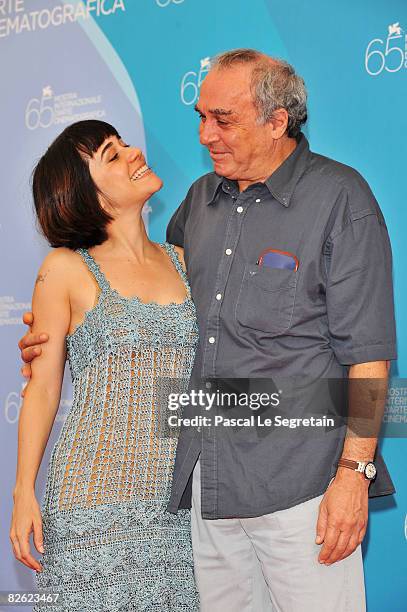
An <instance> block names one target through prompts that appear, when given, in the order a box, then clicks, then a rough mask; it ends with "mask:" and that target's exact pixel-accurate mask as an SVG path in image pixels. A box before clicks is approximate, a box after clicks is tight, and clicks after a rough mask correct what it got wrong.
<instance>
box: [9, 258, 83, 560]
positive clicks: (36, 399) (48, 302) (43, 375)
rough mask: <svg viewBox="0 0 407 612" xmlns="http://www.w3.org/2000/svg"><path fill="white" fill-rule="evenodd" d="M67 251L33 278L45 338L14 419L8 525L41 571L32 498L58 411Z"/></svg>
mask: <svg viewBox="0 0 407 612" xmlns="http://www.w3.org/2000/svg"><path fill="white" fill-rule="evenodd" d="M69 262H70V254H69V252H67V251H66V250H65V249H56V250H55V251H52V252H51V253H50V254H49V255H47V257H46V258H45V260H44V262H43V264H42V266H41V268H40V270H39V273H38V276H37V280H36V282H35V288H34V293H33V300H32V307H33V313H34V326H33V331H34V332H36V331H37V330H40V329H47V331H48V333H49V341H48V342H47V343H46V345H44V347H43V350H42V354H41V355H40V356H39V357H38V358H37V359H35V361H34V363H33V364H32V378H31V381H30V384H29V386H28V387H27V391H26V394H25V397H24V402H23V405H22V408H21V412H20V418H19V423H18V456H17V475H16V484H15V487H14V491H13V498H14V510H13V517H12V524H11V529H10V539H11V541H12V543H13V548H14V554H15V556H16V558H17V559H18V560H19V561H21V562H22V563H24V564H25V565H27V566H28V567H31V568H32V569H36V570H40V567H41V566H40V565H39V563H38V561H37V560H36V559H35V558H34V557H33V556H32V555H31V553H30V545H29V536H30V532H31V531H33V532H34V543H35V545H36V548H37V550H38V551H39V552H43V551H42V550H41V548H42V546H41V545H42V528H41V513H40V508H39V505H38V503H37V501H36V498H35V481H36V478H37V474H38V470H39V467H40V464H41V460H42V457H43V454H44V450H45V447H46V445H47V441H48V438H49V435H50V432H51V429H52V425H53V423H54V420H55V416H56V413H57V411H58V406H59V400H60V396H61V387H62V381H63V374H64V367H65V359H66V350H65V337H66V334H67V333H68V330H69V324H70V316H71V315H70V301H69V289H68V278H69Z"/></svg>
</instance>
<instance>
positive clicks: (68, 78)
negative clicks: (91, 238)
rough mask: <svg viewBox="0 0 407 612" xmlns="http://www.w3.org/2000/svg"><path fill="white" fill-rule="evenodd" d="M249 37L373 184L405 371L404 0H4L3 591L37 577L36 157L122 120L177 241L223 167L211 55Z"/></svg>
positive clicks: (381, 588) (378, 589)
mask: <svg viewBox="0 0 407 612" xmlns="http://www.w3.org/2000/svg"><path fill="white" fill-rule="evenodd" d="M236 47H255V48H257V49H260V50H262V51H264V52H266V53H269V54H271V55H274V56H277V57H282V58H285V59H287V60H288V61H289V62H291V63H292V64H293V65H294V66H295V67H296V69H297V70H298V72H299V73H300V74H301V75H302V76H303V77H304V79H305V82H306V85H307V88H308V92H309V122H308V124H307V126H306V128H305V133H306V135H307V137H308V138H309V140H310V143H311V148H312V149H313V150H314V151H316V152H319V153H322V154H325V155H328V156H329V157H333V158H334V159H337V160H339V161H341V162H344V163H346V164H349V165H351V166H353V167H355V168H357V169H358V170H359V171H360V172H361V173H362V174H363V175H364V176H365V178H366V179H367V180H368V182H369V183H370V185H371V187H372V189H373V191H374V193H375V195H376V197H377V199H378V201H379V203H380V205H381V208H382V210H383V213H384V216H385V218H386V221H387V225H388V230H389V233H390V237H391V241H392V247H393V257H394V283H395V301H396V311H397V331H398V346H399V349H398V350H399V359H398V363H397V364H396V365H395V366H394V367H393V376H394V377H400V378H401V377H406V376H407V354H406V350H407V337H406V336H407V321H406V317H405V315H404V313H405V310H406V300H407V291H406V287H405V261H406V256H405V240H406V239H405V235H406V228H407V222H406V221H407V219H406V216H407V213H406V201H407V188H406V168H405V164H406V153H407V150H406V128H407V119H406V118H407V113H406V109H405V100H406V99H407V5H406V2H405V0H386V2H383V1H382V0H369V2H367V1H366V0H342V2H340V3H337V2H326V1H325V0H314V1H313V2H311V3H310V2H303V1H302V0H285V1H284V2H277V1H274V0H250V1H249V0H222V1H221V2H220V1H219V0H87V1H83V2H77V1H75V0H69V1H68V0H67V1H62V2H61V1H59V2H58V1H52V0H0V75H1V76H0V79H1V81H0V87H1V96H0V120H1V142H0V150H1V163H0V190H1V209H0V261H1V275H0V343H1V345H0V346H1V350H0V360H1V361H0V366H1V369H0V408H1V413H0V414H1V431H0V448H1V459H2V461H1V463H2V469H1V483H0V492H1V530H0V552H1V563H0V572H1V574H0V590H9V591H13V590H28V591H29V590H32V589H33V588H34V582H33V573H32V571H31V570H29V569H28V568H26V567H24V566H23V565H21V564H20V563H18V562H17V561H16V560H15V559H14V557H13V555H12V553H11V546H10V542H9V535H8V533H9V525H10V517H11V509H12V488H13V485H14V480H15V466H16V450H17V421H18V415H19V410H20V407H21V398H20V391H21V386H22V382H23V381H22V378H21V376H20V360H19V351H18V349H17V341H18V339H19V338H20V337H21V335H22V334H23V332H24V326H23V325H22V324H21V316H22V313H23V312H24V311H25V310H29V309H30V300H31V295H32V289H33V284H34V281H35V278H36V273H37V271H38V268H39V266H40V263H41V261H42V259H43V258H44V256H45V254H46V253H47V250H48V247H47V245H46V244H45V242H44V240H43V239H42V238H41V237H40V236H39V234H38V233H37V231H36V228H35V224H34V219H33V214H32V201H31V195H30V188H29V181H30V174H31V172H32V169H33V167H34V165H35V162H36V160H37V159H38V158H39V156H40V155H41V154H42V153H43V152H44V151H45V149H46V147H47V146H48V145H49V143H50V142H51V141H52V140H53V139H54V138H55V137H56V135H57V134H58V133H59V132H60V131H62V129H63V128H64V127H65V126H66V125H68V124H69V123H72V122H74V121H77V120H79V119H86V118H100V119H103V120H106V121H108V122H110V123H112V124H113V125H115V126H116V127H117V128H118V130H119V132H120V133H121V135H122V136H123V137H124V138H125V139H126V140H127V141H128V142H130V143H131V144H133V145H137V146H140V147H141V148H142V149H143V150H144V151H145V152H146V154H147V156H148V161H149V163H150V165H152V166H153V168H154V169H155V171H156V172H157V173H158V174H159V175H160V176H161V177H162V178H163V180H164V189H163V190H162V191H161V192H160V193H159V194H158V195H156V196H155V197H154V198H152V199H151V201H150V203H149V205H148V206H146V209H145V218H146V222H147V223H148V228H149V234H150V236H151V238H152V239H153V240H156V241H162V240H163V239H164V237H165V228H166V224H167V222H168V220H169V218H170V216H171V214H172V212H173V211H174V209H175V208H176V207H177V206H178V204H179V203H180V202H181V201H182V199H183V198H184V196H185V194H186V191H187V189H188V187H189V185H190V184H191V183H192V182H193V181H194V180H195V179H196V178H198V177H199V176H200V175H202V174H204V173H206V172H208V171H210V170H211V163H210V159H209V157H208V155H207V153H206V152H205V151H204V150H203V149H202V147H201V146H200V144H199V141H198V119H197V117H196V115H195V113H194V110H193V107H194V103H195V102H196V100H197V97H198V94H199V87H200V84H201V82H202V80H203V78H204V77H205V74H206V73H207V71H208V65H209V58H210V57H212V56H214V55H216V54H217V53H219V52H221V51H224V50H226V49H231V48H236ZM350 307H351V305H350ZM362 316H363V315H362ZM396 395H397V397H396ZM394 396H395V397H393V399H392V400H389V401H390V403H389V402H388V406H387V411H388V420H389V422H393V423H394V424H397V423H406V420H407V407H406V406H407V400H406V399H405V397H404V396H403V395H402V394H401V395H400V392H395V393H394ZM71 401H72V398H71V388H70V383H69V373H68V372H67V373H66V381H65V384H64V389H63V393H62V398H61V404H60V408H59V412H58V415H57V418H56V421H55V425H54V428H53V431H52V434H51V436H50V439H49V442H48V446H47V450H46V453H45V455H44V459H43V462H42V466H41V470H40V473H39V476H38V480H37V489H36V490H37V496H38V499H39V500H41V499H42V494H43V488H44V480H45V476H46V468H47V464H48V460H49V455H50V451H51V449H52V447H53V445H54V443H55V441H56V438H57V436H58V433H59V431H60V427H61V423H62V422H63V420H64V418H65V415H66V414H67V412H68V411H69V408H70V406H71ZM405 448H406V445H405V440H404V439H401V438H391V439H384V440H383V443H382V451H383V454H384V457H385V459H386V462H387V465H388V467H389V470H390V473H391V475H392V477H393V479H394V482H395V485H396V489H397V493H396V495H395V496H390V497H385V498H382V499H375V500H373V501H371V503H370V510H371V511H370V521H369V529H368V533H367V536H366V538H365V542H364V557H365V573H366V587H367V598H368V609H369V612H382V610H383V609H388V610H391V612H398V611H400V612H401V611H402V610H406V606H407V604H406V599H407V598H406V596H407V587H406V584H407V581H406V579H405V575H406V561H405V559H406V557H405V555H406V535H407V533H406V527H405V524H406V523H405V521H406V508H407V487H406V478H405V475H404V470H405ZM26 609H29V608H26Z"/></svg>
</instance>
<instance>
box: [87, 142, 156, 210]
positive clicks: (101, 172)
mask: <svg viewBox="0 0 407 612" xmlns="http://www.w3.org/2000/svg"><path fill="white" fill-rule="evenodd" d="M89 171H90V175H91V177H92V179H93V180H94V182H95V184H96V185H97V186H98V187H99V189H100V190H101V191H102V192H103V193H104V194H106V196H108V198H109V199H111V200H112V201H113V204H114V207H115V208H114V210H113V211H112V210H111V207H110V205H109V202H106V201H105V200H104V198H103V200H102V202H101V204H102V206H103V207H104V208H105V209H106V210H107V212H109V213H113V216H115V214H117V212H118V210H117V209H122V210H124V209H127V208H130V207H133V206H134V204H144V202H146V201H147V200H148V198H150V197H151V196H152V195H153V194H154V193H155V192H156V191H158V190H159V189H161V187H162V184H163V183H162V180H161V179H160V178H159V177H158V176H157V175H156V174H154V172H153V171H152V170H151V169H150V168H149V167H148V166H147V165H146V160H145V158H144V155H143V153H142V152H141V150H140V149H136V148H135V147H131V146H129V145H127V144H126V143H125V142H123V140H122V139H119V138H117V136H110V137H109V138H106V140H105V141H104V142H103V143H102V144H101V145H100V147H99V148H98V150H97V151H96V153H94V155H93V157H92V158H91V159H90V161H89Z"/></svg>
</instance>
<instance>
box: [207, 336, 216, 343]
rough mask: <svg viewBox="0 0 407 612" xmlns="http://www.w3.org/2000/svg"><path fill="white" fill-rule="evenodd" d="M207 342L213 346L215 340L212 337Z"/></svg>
mask: <svg viewBox="0 0 407 612" xmlns="http://www.w3.org/2000/svg"><path fill="white" fill-rule="evenodd" d="M208 342H209V344H214V343H215V338H214V337H213V336H211V337H210V338H209V339H208Z"/></svg>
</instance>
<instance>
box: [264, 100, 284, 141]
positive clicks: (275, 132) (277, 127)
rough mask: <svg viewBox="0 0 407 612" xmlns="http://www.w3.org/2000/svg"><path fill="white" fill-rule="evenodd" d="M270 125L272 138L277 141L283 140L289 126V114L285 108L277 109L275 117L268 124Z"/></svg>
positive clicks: (274, 113)
mask: <svg viewBox="0 0 407 612" xmlns="http://www.w3.org/2000/svg"><path fill="white" fill-rule="evenodd" d="M268 123H269V125H270V131H271V137H272V138H274V139H275V140H278V139H279V138H281V137H282V136H283V135H284V134H285V132H286V130H287V125H288V113H287V111H286V109H285V108H277V109H276V110H275V111H274V112H273V116H272V118H271V119H270V121H269V122H268Z"/></svg>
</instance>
